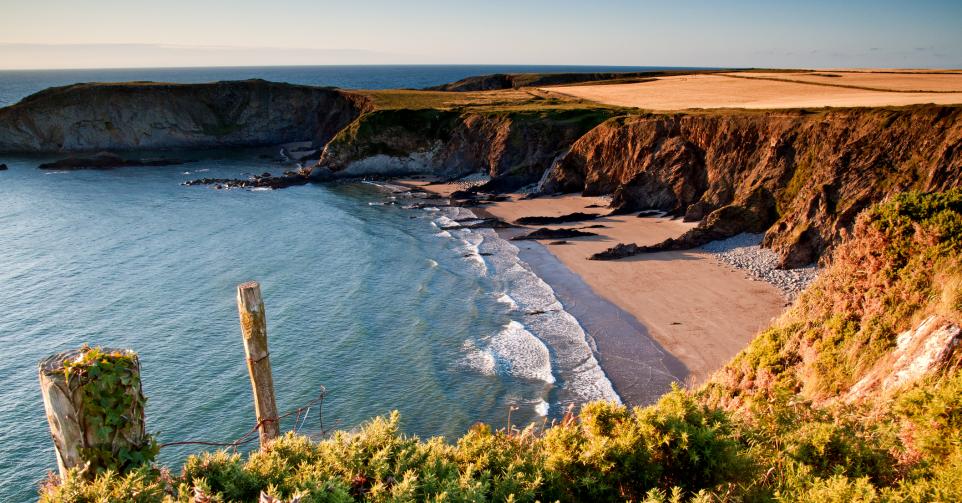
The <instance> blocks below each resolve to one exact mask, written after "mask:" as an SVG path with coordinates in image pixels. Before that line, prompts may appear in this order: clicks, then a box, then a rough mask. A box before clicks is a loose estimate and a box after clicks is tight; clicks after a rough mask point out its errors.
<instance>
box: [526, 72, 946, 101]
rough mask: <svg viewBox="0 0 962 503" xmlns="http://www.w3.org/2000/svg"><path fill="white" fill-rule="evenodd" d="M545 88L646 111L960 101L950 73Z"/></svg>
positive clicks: (711, 78)
mask: <svg viewBox="0 0 962 503" xmlns="http://www.w3.org/2000/svg"><path fill="white" fill-rule="evenodd" d="M542 90H544V91H549V92H553V93H559V94H563V95H567V96H572V97H576V98H582V99H587V100H591V101H596V102H599V103H606V104H609V105H618V106H627V107H637V108H643V109H648V110H686V109H699V108H749V109H774V108H817V107H856V106H858V107H870V106H901V105H913V104H919V103H935V104H954V103H962V74H960V73H953V72H929V73H907V72H884V73H883V72H881V71H879V72H867V71H859V72H854V71H828V70H826V71H818V72H798V73H792V72H778V73H775V72H757V73H756V72H743V73H737V74H714V75H682V76H674V77H661V78H657V79H652V80H651V81H647V82H639V83H632V84H607V85H606V84H596V85H584V86H579V85H573V86H558V87H545V88H542Z"/></svg>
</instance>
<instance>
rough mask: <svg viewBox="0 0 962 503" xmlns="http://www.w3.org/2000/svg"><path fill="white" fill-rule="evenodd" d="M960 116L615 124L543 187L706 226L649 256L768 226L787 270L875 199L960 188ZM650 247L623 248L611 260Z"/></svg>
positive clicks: (664, 119) (647, 118) (888, 112)
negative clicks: (600, 197)
mask: <svg viewBox="0 0 962 503" xmlns="http://www.w3.org/2000/svg"><path fill="white" fill-rule="evenodd" d="M960 119H962V107H958V106H931V105H921V106H912V107H904V108H890V109H889V108H886V109H880V108H861V109H858V108H853V109H827V110H819V111H808V110H785V111H771V112H753V111H738V110H727V111H717V112H691V113H668V114H642V115H637V116H630V117H620V118H615V119H611V120H609V121H607V122H605V123H604V124H601V125H600V126H598V127H597V128H595V129H593V130H592V131H590V132H589V133H588V134H586V135H585V136H584V137H582V138H580V139H579V140H578V141H577V142H575V143H574V144H573V145H572V148H571V150H570V152H569V153H568V154H567V155H566V156H564V157H563V158H562V159H560V160H559V162H558V163H557V164H556V165H555V166H554V167H553V169H552V172H551V173H550V174H549V175H548V177H547V179H546V183H545V185H544V189H545V190H546V191H549V192H550V191H563V192H575V191H580V192H584V193H585V194H588V195H597V194H607V193H613V194H614V201H613V203H612V204H613V206H614V207H615V208H616V209H617V210H619V211H623V212H628V211H632V210H640V209H650V208H651V209H662V210H667V211H670V212H671V213H673V214H675V215H679V216H684V217H685V218H686V219H687V220H702V223H701V225H700V226H699V227H698V228H696V229H694V230H693V231H691V232H689V233H688V234H687V235H686V236H684V237H683V238H681V239H679V240H671V241H669V242H666V243H663V244H662V245H661V246H658V247H653V248H654V249H665V248H685V247H691V246H697V245H700V244H703V243H704V242H707V241H710V240H713V239H719V238H723V237H728V236H731V235H734V234H737V233H739V232H745V231H750V232H763V231H764V232H766V235H765V242H764V244H765V245H766V246H769V247H771V248H772V249H773V250H775V251H776V252H778V253H779V254H780V255H781V257H782V263H783V265H784V266H786V267H794V266H800V265H804V264H807V263H811V262H813V261H815V260H816V259H818V257H819V256H821V254H822V253H823V252H824V251H825V250H826V249H828V248H830V247H831V246H832V245H833V244H835V243H837V242H838V240H839V238H840V237H841V235H842V233H843V230H844V229H846V228H849V227H850V226H851V225H852V223H853V222H854V219H855V215H857V214H858V213H859V212H860V211H861V210H863V209H864V208H866V207H867V206H869V205H871V204H872V203H875V202H878V201H881V200H882V199H884V198H886V197H887V196H890V195H892V194H895V193H898V192H901V191H905V190H911V189H916V190H923V191H939V190H945V189H948V188H950V187H955V186H958V185H960V184H962V181H960V176H959V175H960V174H962V121H960ZM647 249H650V248H643V247H634V248H632V247H631V246H627V247H621V248H618V249H615V250H612V253H611V254H610V257H612V258H614V257H617V256H623V255H626V254H632V253H636V252H643V251H646V250H647ZM597 258H608V257H605V256H602V257H597Z"/></svg>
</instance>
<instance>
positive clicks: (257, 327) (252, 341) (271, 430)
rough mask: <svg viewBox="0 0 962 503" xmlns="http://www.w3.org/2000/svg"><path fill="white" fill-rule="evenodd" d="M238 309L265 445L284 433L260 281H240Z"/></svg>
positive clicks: (255, 405) (261, 434)
mask: <svg viewBox="0 0 962 503" xmlns="http://www.w3.org/2000/svg"><path fill="white" fill-rule="evenodd" d="M237 312H238V314H239V315H240V326H241V335H243V337H244V352H245V353H246V354H247V370H248V372H250V375H251V388H252V389H253V391H254V413H255V414H256V415H257V424H258V430H259V433H260V443H261V449H265V448H266V447H267V445H268V443H270V441H271V440H273V439H275V438H277V436H278V435H279V434H280V422H279V420H278V418H277V403H276V402H275V400H274V378H273V377H272V376H271V359H270V352H269V351H268V350H267V318H266V317H265V315H264V301H263V299H261V286H260V285H259V284H258V283H257V282H256V281H248V282H247V283H242V284H240V285H237Z"/></svg>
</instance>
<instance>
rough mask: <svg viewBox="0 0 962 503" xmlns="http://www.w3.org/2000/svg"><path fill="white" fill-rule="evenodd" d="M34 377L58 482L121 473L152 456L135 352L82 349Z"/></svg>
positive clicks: (53, 360) (48, 361)
mask: <svg viewBox="0 0 962 503" xmlns="http://www.w3.org/2000/svg"><path fill="white" fill-rule="evenodd" d="M39 374H40V390H41V393H42V394H43V405H44V409H45V410H46V413H47V422H48V423H49V425H50V434H51V436H52V437H53V443H54V448H55V450H56V453H57V467H58V468H59V471H60V476H61V478H65V477H66V476H67V475H68V473H69V472H70V470H74V469H76V470H79V471H80V472H81V473H82V474H83V475H84V476H85V477H88V478H93V477H94V476H95V475H97V474H98V473H101V472H104V471H106V470H113V471H116V472H120V473H124V472H127V471H129V470H130V469H132V468H136V467H138V466H140V465H142V464H144V463H148V462H150V461H152V460H153V459H154V457H155V456H156V455H157V451H158V447H157V443H156V441H155V440H154V438H153V437H152V436H151V435H149V434H147V431H146V424H145V420H144V404H145V403H146V401H147V399H146V398H145V397H144V393H143V390H142V389H141V383H140V360H139V359H138V358H137V354H136V353H134V352H133V351H129V350H105V349H102V348H90V347H87V346H84V347H82V348H80V349H75V350H71V351H66V352H63V353H59V354H56V355H53V356H50V357H48V358H45V359H44V360H42V361H41V362H40V365H39Z"/></svg>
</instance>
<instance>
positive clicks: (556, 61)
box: [0, 0, 962, 69]
mask: <svg viewBox="0 0 962 503" xmlns="http://www.w3.org/2000/svg"><path fill="white" fill-rule="evenodd" d="M325 64H521V65H535V64H543V65H624V66H700V67H780V68H832V67H900V68H908V67H911V68H923V67H933V68H960V67H962V0H940V1H936V0H917V1H888V0H874V1H862V0H855V1H844V0H839V1H826V0H808V1H791V2H789V1H779V0H768V1H723V0H715V1H700V0H660V1H647V0H635V1H620V0H617V1H616V0H610V1H604V0H596V1H577V2H576V1H569V0H553V1H542V0H529V1H523V0H514V1H502V0H487V1H476V2H464V1H458V0H446V1H434V0H420V1H419V0H405V1H397V0H395V1H380V0H371V1H365V0H353V1H350V2H332V1H324V0H273V1H265V0H261V1H252V0H230V1H225V0H212V1H211V0H149V1H142V0H81V1H77V0H67V1H65V0H0V69H38V68H122V67H166V66H174V67H183V66H263V65H325Z"/></svg>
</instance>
